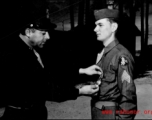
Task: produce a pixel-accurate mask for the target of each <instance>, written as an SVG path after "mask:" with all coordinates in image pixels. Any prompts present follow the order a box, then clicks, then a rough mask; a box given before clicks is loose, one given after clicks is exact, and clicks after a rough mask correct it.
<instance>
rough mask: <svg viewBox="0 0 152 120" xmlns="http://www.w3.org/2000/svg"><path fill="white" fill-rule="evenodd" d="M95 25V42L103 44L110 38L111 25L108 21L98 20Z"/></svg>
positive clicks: (111, 32)
mask: <svg viewBox="0 0 152 120" xmlns="http://www.w3.org/2000/svg"><path fill="white" fill-rule="evenodd" d="M95 24H96V27H95V29H94V31H95V32H96V35H97V40H99V41H102V42H104V41H106V40H107V39H109V38H110V37H111V36H112V34H113V29H112V23H110V21H109V20H108V19H106V18H104V19H100V20H98V21H96V22H95Z"/></svg>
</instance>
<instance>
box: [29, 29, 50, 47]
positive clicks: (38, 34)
mask: <svg viewBox="0 0 152 120" xmlns="http://www.w3.org/2000/svg"><path fill="white" fill-rule="evenodd" d="M49 38H50V36H49V33H48V32H46V31H40V30H35V31H34V32H32V33H31V34H30V40H31V44H32V46H37V47H39V48H43V46H44V44H45V43H46V41H47V40H48V39H49Z"/></svg>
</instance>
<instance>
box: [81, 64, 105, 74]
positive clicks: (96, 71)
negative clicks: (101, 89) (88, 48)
mask: <svg viewBox="0 0 152 120" xmlns="http://www.w3.org/2000/svg"><path fill="white" fill-rule="evenodd" d="M79 73H80V74H87V75H94V74H98V75H101V74H103V72H102V69H101V68H100V67H99V66H97V65H92V66H90V67H88V68H80V69H79Z"/></svg>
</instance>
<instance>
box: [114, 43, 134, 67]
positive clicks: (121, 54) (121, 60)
mask: <svg viewBox="0 0 152 120" xmlns="http://www.w3.org/2000/svg"><path fill="white" fill-rule="evenodd" d="M114 49H115V50H114V51H115V56H114V59H116V61H117V62H118V64H120V65H126V64H129V63H134V58H133V56H132V55H131V53H130V52H129V51H128V50H127V49H126V48H125V47H124V46H123V45H121V44H118V45H117V46H116V47H115V48H114Z"/></svg>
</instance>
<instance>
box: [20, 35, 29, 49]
mask: <svg viewBox="0 0 152 120" xmlns="http://www.w3.org/2000/svg"><path fill="white" fill-rule="evenodd" d="M19 37H20V38H21V39H22V40H23V41H24V42H25V44H27V45H28V46H29V47H30V48H32V46H31V45H30V44H29V38H28V37H27V36H26V35H22V34H19Z"/></svg>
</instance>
